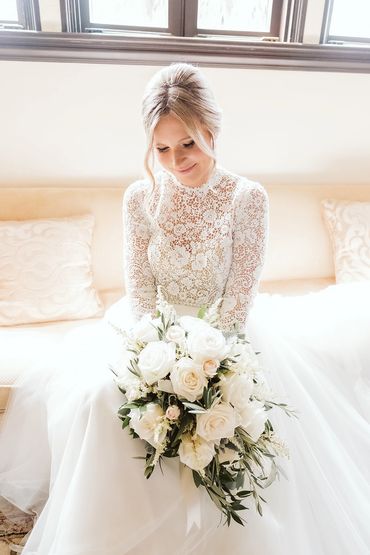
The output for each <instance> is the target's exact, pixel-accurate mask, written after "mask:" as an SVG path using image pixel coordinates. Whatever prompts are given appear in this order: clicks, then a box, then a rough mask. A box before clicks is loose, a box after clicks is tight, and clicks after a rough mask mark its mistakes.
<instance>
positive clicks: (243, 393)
mask: <svg viewBox="0 0 370 555" xmlns="http://www.w3.org/2000/svg"><path fill="white" fill-rule="evenodd" d="M220 389H221V392H222V398H223V400H224V401H225V402H227V403H230V404H231V405H232V406H233V407H235V408H236V409H241V408H243V407H244V406H245V405H246V404H247V403H249V397H250V396H251V394H252V392H253V380H252V378H251V377H250V376H249V375H248V374H228V375H226V376H222V381H221V387H220Z"/></svg>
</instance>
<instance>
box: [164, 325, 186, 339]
mask: <svg viewBox="0 0 370 555" xmlns="http://www.w3.org/2000/svg"><path fill="white" fill-rule="evenodd" d="M166 339H167V341H174V342H175V343H182V341H184V339H185V331H184V329H183V328H182V327H181V326H176V325H173V326H171V327H169V328H168V330H167V333H166Z"/></svg>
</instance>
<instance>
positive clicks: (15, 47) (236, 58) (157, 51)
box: [0, 31, 370, 73]
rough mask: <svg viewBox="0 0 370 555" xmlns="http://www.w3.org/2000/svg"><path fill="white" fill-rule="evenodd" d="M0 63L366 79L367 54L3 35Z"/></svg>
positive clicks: (179, 40)
mask: <svg viewBox="0 0 370 555" xmlns="http://www.w3.org/2000/svg"><path fill="white" fill-rule="evenodd" d="M0 59H1V60H24V61H51V62H77V63H78V62H83V63H111V64H140V65H164V64H167V63H171V62H175V61H187V62H192V63H196V64H199V65H202V66H208V67H239V68H270V69H297V70H307V71H311V70H312V71H346V72H362V73H370V48H367V47H355V46H352V47H350V46H334V45H300V44H298V45H297V44H295V45H292V44H285V43H278V44H276V43H272V44H271V43H263V42H257V41H256V42H241V41H233V40H218V39H202V38H199V37H194V38H188V37H161V38H158V37H155V38H153V37H127V36H106V35H99V36H96V35H90V34H86V33H73V34H64V33H34V32H31V31H1V32H0Z"/></svg>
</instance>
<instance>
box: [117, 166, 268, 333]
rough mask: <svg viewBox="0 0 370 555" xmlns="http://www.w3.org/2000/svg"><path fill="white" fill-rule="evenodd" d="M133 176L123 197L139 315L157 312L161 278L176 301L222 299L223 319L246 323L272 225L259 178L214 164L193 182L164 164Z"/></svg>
mask: <svg viewBox="0 0 370 555" xmlns="http://www.w3.org/2000/svg"><path fill="white" fill-rule="evenodd" d="M155 181H156V182H155V186H154V189H153V192H152V194H151V196H150V200H149V202H148V206H147V208H145V198H146V196H147V195H149V194H150V191H151V190H152V185H151V184H150V183H149V181H146V180H142V181H136V182H135V183H132V184H131V185H130V186H129V187H128V188H127V190H126V192H125V195H124V201H123V216H124V260H125V282H126V290H127V294H128V297H129V300H130V305H131V309H132V311H133V313H134V315H135V317H140V316H141V315H142V314H144V313H145V312H153V310H154V308H155V300H156V294H157V287H158V285H160V286H161V289H162V293H163V295H164V297H165V298H166V299H167V300H168V301H169V302H170V303H173V304H182V305H190V306H201V305H209V304H211V303H212V302H214V301H215V300H216V299H217V298H219V297H221V296H222V298H223V300H222V303H221V305H220V316H221V320H220V325H221V328H222V329H224V330H230V329H231V328H232V326H233V324H234V322H237V323H239V324H241V325H244V324H245V322H246V319H247V315H248V311H249V309H250V307H251V304H252V301H253V298H254V295H255V293H256V292H257V288H258V283H259V278H260V273H261V270H262V266H263V262H264V257H265V250H266V240H267V229H268V198H267V194H266V192H265V190H264V189H263V187H262V186H261V185H259V184H258V183H255V182H252V181H249V180H247V179H245V178H242V177H239V176H237V175H234V174H232V173H229V172H227V171H226V170H224V169H221V168H215V170H214V171H213V173H212V175H211V178H210V179H209V181H208V182H207V183H205V184H204V185H202V186H201V187H197V188H190V187H187V186H185V185H182V184H181V183H179V182H178V181H177V180H176V178H175V177H174V176H172V175H171V174H170V173H168V172H166V171H162V172H160V173H158V174H157V175H156V180H155Z"/></svg>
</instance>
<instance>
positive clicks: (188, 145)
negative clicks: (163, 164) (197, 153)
mask: <svg viewBox="0 0 370 555" xmlns="http://www.w3.org/2000/svg"><path fill="white" fill-rule="evenodd" d="M194 145H195V142H194V141H190V142H189V143H183V145H182V146H183V147H185V148H190V147H192V146H194ZM157 150H158V152H167V150H168V146H164V147H159V146H157Z"/></svg>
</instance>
